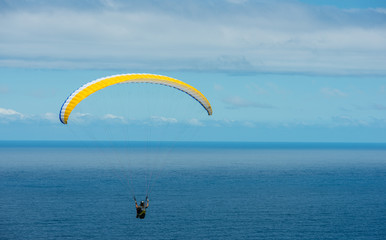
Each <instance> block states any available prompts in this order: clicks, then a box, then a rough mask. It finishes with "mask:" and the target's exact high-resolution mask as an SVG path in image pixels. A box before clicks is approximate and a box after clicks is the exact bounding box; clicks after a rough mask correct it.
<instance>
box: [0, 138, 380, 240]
mask: <svg viewBox="0 0 386 240" xmlns="http://www.w3.org/2000/svg"><path fill="white" fill-rule="evenodd" d="M146 194H148V196H149V199H150V206H149V208H148V211H147V213H146V218H145V219H143V220H141V219H137V218H135V215H136V212H135V205H134V200H133V195H135V196H136V198H137V200H138V201H140V200H144V199H145V196H146ZM0 239H1V240H5V239H10V240H11V239H12V240H14V239H34V240H39V239H44V240H47V239H103V240H105V239H142V240H145V239H225V240H226V239H350V240H351V239H386V145H385V144H359V143H357V144H349V143H330V144H323V143H173V142H169V143H146V142H133V143H120V142H0Z"/></svg>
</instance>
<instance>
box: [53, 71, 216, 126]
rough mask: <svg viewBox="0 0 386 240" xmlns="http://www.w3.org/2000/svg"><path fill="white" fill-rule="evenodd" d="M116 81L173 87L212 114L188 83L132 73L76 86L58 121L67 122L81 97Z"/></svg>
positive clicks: (61, 110) (208, 106)
mask: <svg viewBox="0 0 386 240" xmlns="http://www.w3.org/2000/svg"><path fill="white" fill-rule="evenodd" d="M118 83H153V84H160V85H165V86H169V87H173V88H175V89H178V90H180V91H182V92H185V93H186V94H188V95H190V96H191V97H192V98H194V99H195V100H197V101H198V102H199V103H200V104H201V105H202V106H203V107H204V108H205V110H206V111H207V112H208V115H212V107H211V106H210V103H209V101H208V99H206V97H205V96H204V95H203V94H202V93H201V92H199V91H198V90H197V89H195V88H194V87H192V86H190V85H189V84H186V83H184V82H182V81H180V80H177V79H174V78H170V77H166V76H161V75H155V74H142V73H134V74H122V75H114V76H109V77H105V78H100V79H97V80H94V81H92V82H89V83H86V84H85V85H83V86H82V87H80V88H78V89H77V90H76V91H74V92H73V93H72V94H71V95H70V96H69V97H68V98H67V99H66V101H65V102H64V103H63V105H62V108H61V109H60V113H59V119H60V121H61V122H62V123H63V124H67V120H68V118H69V116H70V114H71V112H72V110H74V108H75V107H76V105H78V104H79V103H80V102H81V101H82V100H83V99H85V98H87V97H88V96H89V95H91V94H93V93H94V92H96V91H99V90H101V89H103V88H105V87H108V86H111V85H114V84H118Z"/></svg>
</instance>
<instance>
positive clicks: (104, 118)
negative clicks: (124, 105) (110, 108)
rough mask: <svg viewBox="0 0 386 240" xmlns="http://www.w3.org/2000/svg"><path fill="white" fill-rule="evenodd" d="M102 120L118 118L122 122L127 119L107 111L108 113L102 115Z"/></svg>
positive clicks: (125, 121)
mask: <svg viewBox="0 0 386 240" xmlns="http://www.w3.org/2000/svg"><path fill="white" fill-rule="evenodd" d="M102 119H103V120H113V121H114V120H118V121H120V122H122V123H127V120H126V119H125V118H124V117H122V116H117V115H114V114H111V113H108V114H105V115H104V116H103V117H102Z"/></svg>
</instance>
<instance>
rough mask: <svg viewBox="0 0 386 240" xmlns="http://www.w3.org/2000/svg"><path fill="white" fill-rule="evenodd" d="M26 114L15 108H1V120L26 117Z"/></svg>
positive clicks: (6, 120)
mask: <svg viewBox="0 0 386 240" xmlns="http://www.w3.org/2000/svg"><path fill="white" fill-rule="evenodd" d="M25 117H26V116H25V115H24V114H22V113H19V112H17V111H15V110H13V109H6V108H0V121H2V122H9V121H16V120H23V119H25Z"/></svg>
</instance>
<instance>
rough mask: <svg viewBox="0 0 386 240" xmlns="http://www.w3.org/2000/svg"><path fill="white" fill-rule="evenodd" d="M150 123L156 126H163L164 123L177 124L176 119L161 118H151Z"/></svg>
mask: <svg viewBox="0 0 386 240" xmlns="http://www.w3.org/2000/svg"><path fill="white" fill-rule="evenodd" d="M151 120H152V122H154V123H157V124H165V123H177V122H178V121H177V119H175V118H167V117H162V116H152V117H151Z"/></svg>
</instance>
